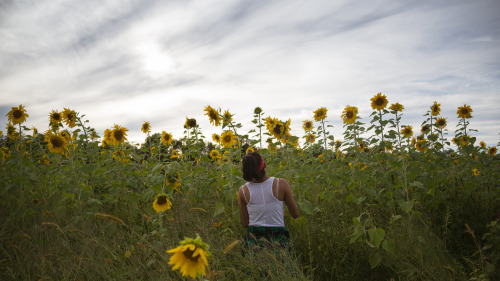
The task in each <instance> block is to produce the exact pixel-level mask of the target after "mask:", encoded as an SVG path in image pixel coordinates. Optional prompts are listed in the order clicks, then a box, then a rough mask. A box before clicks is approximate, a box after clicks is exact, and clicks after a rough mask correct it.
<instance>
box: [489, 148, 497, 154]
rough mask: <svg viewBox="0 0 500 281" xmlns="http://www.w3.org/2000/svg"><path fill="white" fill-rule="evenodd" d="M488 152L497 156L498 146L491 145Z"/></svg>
mask: <svg viewBox="0 0 500 281" xmlns="http://www.w3.org/2000/svg"><path fill="white" fill-rule="evenodd" d="M488 154H489V155H491V156H495V154H497V147H496V146H492V147H490V149H488Z"/></svg>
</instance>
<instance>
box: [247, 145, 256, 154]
mask: <svg viewBox="0 0 500 281" xmlns="http://www.w3.org/2000/svg"><path fill="white" fill-rule="evenodd" d="M254 151H255V150H254V149H253V148H252V147H251V146H249V147H248V148H247V150H246V151H245V154H248V153H252V152H254Z"/></svg>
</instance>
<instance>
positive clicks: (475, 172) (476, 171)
mask: <svg viewBox="0 0 500 281" xmlns="http://www.w3.org/2000/svg"><path fill="white" fill-rule="evenodd" d="M472 174H473V175H474V176H475V177H477V176H479V174H480V172H479V171H478V170H477V169H476V168H474V169H473V170H472Z"/></svg>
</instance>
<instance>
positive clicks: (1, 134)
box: [0, 130, 3, 138]
mask: <svg viewBox="0 0 500 281" xmlns="http://www.w3.org/2000/svg"><path fill="white" fill-rule="evenodd" d="M2 136H3V131H1V130H0V138H1V137H2Z"/></svg>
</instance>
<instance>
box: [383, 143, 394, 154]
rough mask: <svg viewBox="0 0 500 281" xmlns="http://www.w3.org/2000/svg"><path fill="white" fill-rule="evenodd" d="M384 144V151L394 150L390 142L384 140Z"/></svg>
mask: <svg viewBox="0 0 500 281" xmlns="http://www.w3.org/2000/svg"><path fill="white" fill-rule="evenodd" d="M384 144H385V151H387V152H390V151H393V150H394V147H393V146H392V143H391V142H388V141H384Z"/></svg>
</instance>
